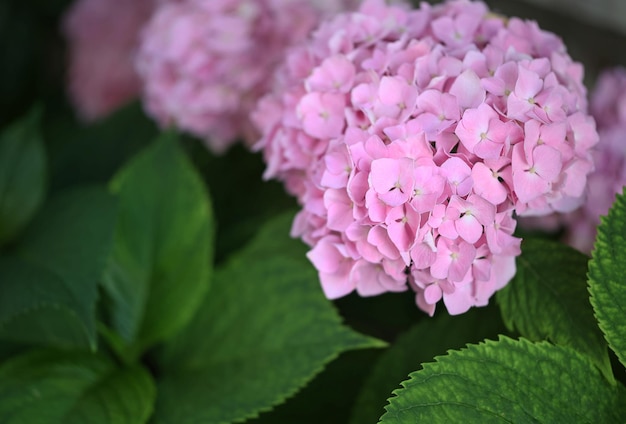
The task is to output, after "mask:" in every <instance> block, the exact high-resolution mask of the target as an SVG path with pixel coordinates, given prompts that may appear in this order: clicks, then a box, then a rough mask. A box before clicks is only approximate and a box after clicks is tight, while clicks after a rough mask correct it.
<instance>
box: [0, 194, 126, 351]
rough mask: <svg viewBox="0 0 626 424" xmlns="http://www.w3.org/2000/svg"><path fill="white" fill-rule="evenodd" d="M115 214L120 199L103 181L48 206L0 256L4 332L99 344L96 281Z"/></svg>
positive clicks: (56, 342)
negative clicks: (5, 254)
mask: <svg viewBox="0 0 626 424" xmlns="http://www.w3.org/2000/svg"><path fill="white" fill-rule="evenodd" d="M115 217H116V202H115V199H114V198H113V197H112V196H111V195H110V194H109V193H107V192H106V190H105V189H104V188H102V187H97V186H95V187H84V188H78V189H73V190H69V191H67V192H64V193H62V194H59V195H58V196H56V197H54V198H53V199H51V200H50V202H48V203H47V204H45V205H44V207H43V208H42V210H41V211H40V213H39V214H38V215H37V217H36V218H35V219H34V220H33V222H32V224H31V225H30V226H29V227H28V229H27V230H26V231H25V233H24V236H23V238H22V241H21V243H20V244H19V245H18V246H17V248H16V254H15V255H14V256H11V257H6V258H3V259H2V260H1V261H0V281H2V284H0V338H3V339H5V340H12V341H19V342H26V343H35V344H47V345H53V346H59V347H66V348H67V347H89V348H91V349H95V347H96V327H95V314H96V311H95V309H96V301H97V298H98V291H97V286H98V281H99V279H100V278H101V276H102V273H103V270H104V266H105V264H106V258H107V256H108V255H109V253H110V249H111V243H112V238H113V230H114V225H115Z"/></svg>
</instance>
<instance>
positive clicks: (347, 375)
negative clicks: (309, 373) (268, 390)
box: [246, 349, 395, 424]
mask: <svg viewBox="0 0 626 424" xmlns="http://www.w3.org/2000/svg"><path fill="white" fill-rule="evenodd" d="M382 352H383V350H382V349H360V350H350V351H347V352H343V353H342V354H341V355H340V356H339V357H338V358H337V359H335V360H333V361H332V362H330V363H329V364H327V365H326V368H324V370H323V371H322V372H320V373H319V374H318V375H316V376H315V378H314V379H313V380H312V381H311V382H310V383H308V384H307V385H306V386H305V387H304V388H303V389H302V390H300V391H299V392H298V393H297V394H296V395H295V396H294V397H292V398H289V399H288V400H287V401H286V402H285V403H283V404H281V405H278V406H276V407H275V408H274V409H272V410H271V411H268V412H264V413H262V414H260V415H259V417H258V418H252V419H249V420H246V424H293V423H298V424H319V423H324V424H346V423H347V422H348V421H349V420H350V412H351V411H350V408H351V407H352V405H353V404H354V400H355V399H356V397H357V395H358V392H359V389H360V388H361V386H362V385H363V381H364V380H365V377H367V374H368V372H369V370H370V369H371V367H372V364H374V363H375V361H376V359H377V358H379V357H380V355H381V353H382ZM394 387H395V386H394ZM388 395H389V392H388V391H387V392H385V393H384V395H383V398H382V399H383V403H384V399H385V397H386V396H388ZM379 400H380V399H379ZM379 416H380V413H379V414H378V415H377V416H376V417H374V419H373V420H370V421H369V422H370V423H373V422H376V420H377V419H378V417H379ZM365 422H368V421H365Z"/></svg>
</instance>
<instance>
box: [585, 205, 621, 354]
mask: <svg viewBox="0 0 626 424" xmlns="http://www.w3.org/2000/svg"><path fill="white" fill-rule="evenodd" d="M625 279H626V197H625V196H624V194H623V193H622V194H621V195H618V196H617V200H616V201H615V203H614V204H613V207H612V208H611V210H610V211H609V214H608V216H606V217H602V223H601V224H600V226H599V228H598V236H597V238H596V244H595V247H594V251H593V254H592V260H591V261H590V262H589V292H590V293H591V303H592V305H593V308H594V311H595V314H596V317H597V319H598V325H599V326H600V328H601V329H602V331H603V332H604V336H605V337H606V340H607V341H608V342H609V346H610V347H611V349H613V351H614V352H615V354H616V355H617V357H618V358H619V360H620V362H621V363H622V365H624V366H626V281H625Z"/></svg>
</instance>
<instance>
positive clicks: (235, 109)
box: [136, 0, 350, 153]
mask: <svg viewBox="0 0 626 424" xmlns="http://www.w3.org/2000/svg"><path fill="white" fill-rule="evenodd" d="M337 4H343V3H342V2H338V3H337ZM337 4H335V5H334V6H332V7H333V8H336V7H337ZM319 5H320V7H319V8H318V7H314V6H313V5H312V4H311V3H310V2H309V1H308V0H181V1H179V2H177V3H165V4H163V5H162V6H161V7H159V9H158V10H157V11H156V12H155V14H154V16H153V17H152V19H151V20H150V22H149V24H148V26H147V27H146V28H145V31H144V32H143V36H142V43H141V47H140V50H139V54H138V58H137V62H136V64H137V70H138V71H139V74H140V75H141V78H142V81H143V87H144V88H143V95H144V104H145V108H146V110H147V112H148V114H150V115H151V116H152V117H153V118H155V119H156V120H157V121H158V122H159V123H160V124H161V126H164V127H166V126H169V125H176V126H177V127H179V128H180V129H182V130H184V131H187V132H189V133H191V134H194V135H195V136H197V137H199V138H202V139H203V140H205V141H206V144H207V146H208V147H209V148H210V149H211V150H212V151H214V152H216V153H220V152H222V151H224V150H225V149H226V148H227V147H229V146H230V145H231V144H232V143H233V142H234V141H235V140H236V139H237V138H243V139H245V140H247V141H249V142H252V141H254V140H255V138H256V137H257V135H258V133H257V132H256V131H255V130H254V129H253V128H252V126H251V125H250V121H249V114H250V111H251V110H252V108H253V106H254V105H255V103H256V102H257V100H258V99H259V97H260V96H262V95H263V94H265V93H266V92H267V90H268V89H269V87H270V81H271V78H270V75H271V74H272V72H273V71H274V68H275V67H276V66H277V64H278V63H279V62H280V61H281V60H282V59H283V56H284V54H285V49H286V48H287V46H288V45H290V44H294V43H297V42H299V41H300V40H303V39H304V38H305V36H306V35H307V34H308V32H309V31H310V30H311V29H312V28H313V27H314V26H315V25H316V24H317V22H318V21H319V19H320V17H321V15H322V13H323V7H324V6H330V3H329V4H325V3H324V2H320V3H319ZM335 66H336V65H335ZM329 68H333V69H334V66H332V64H331V65H329ZM346 72H347V74H346ZM349 73H350V70H349V69H348V70H343V69H340V70H339V71H338V72H337V73H336V75H333V76H332V77H333V78H337V81H339V83H341V81H343V79H345V78H348V79H349V77H350V76H349ZM316 79H317V80H322V79H325V74H324V70H320V71H319V75H318V76H317V77H313V78H312V81H311V84H313V85H315V81H316ZM348 83H349V81H348ZM343 107H344V104H343V96H340V97H337V96H336V95H334V94H332V93H324V94H323V95H322V94H321V93H319V92H315V93H311V95H310V96H308V97H307V99H306V100H305V101H303V102H301V103H300V105H299V110H298V116H299V117H300V118H303V119H304V122H306V125H307V127H308V128H310V129H311V131H312V132H313V133H314V134H313V136H329V135H332V134H337V133H338V132H339V131H340V129H341V125H342V124H341V122H340V120H338V119H337V118H336V116H337V112H338V111H341V110H342V109H343Z"/></svg>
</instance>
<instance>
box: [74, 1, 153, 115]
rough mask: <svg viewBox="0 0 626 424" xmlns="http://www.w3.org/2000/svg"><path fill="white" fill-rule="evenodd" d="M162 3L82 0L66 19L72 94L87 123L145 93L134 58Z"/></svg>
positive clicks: (76, 3)
mask: <svg viewBox="0 0 626 424" xmlns="http://www.w3.org/2000/svg"><path fill="white" fill-rule="evenodd" d="M159 1H160V0H133V1H126V0H76V1H75V2H74V4H73V5H72V6H71V7H70V9H69V10H68V12H67V14H66V16H65V17H64V19H63V28H62V29H63V32H64V34H65V36H66V39H67V42H68V50H69V65H68V86H69V94H70V97H71V100H72V102H73V103H74V105H75V107H76V109H77V112H78V114H79V116H80V117H81V118H82V119H84V120H85V121H93V120H96V119H98V118H102V117H104V116H106V115H107V114H109V113H110V112H112V111H113V110H115V109H116V108H118V107H119V106H121V105H123V104H124V103H126V102H128V101H130V100H132V99H135V98H136V97H138V95H139V91H140V82H139V77H138V75H137V73H136V71H135V67H134V62H133V57H134V53H135V51H136V49H137V45H138V41H139V33H140V30H141V28H142V26H143V25H144V24H145V22H146V21H147V20H148V19H149V17H150V15H151V13H152V11H153V9H154V8H155V7H156V5H157V3H158V2H159Z"/></svg>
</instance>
